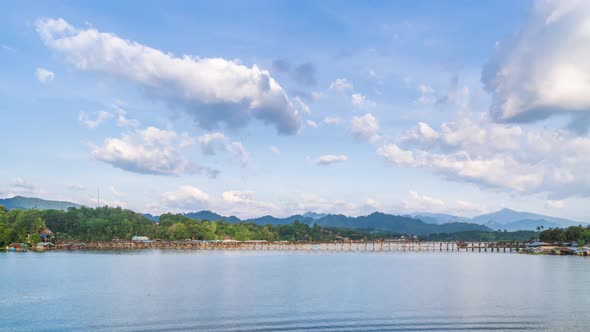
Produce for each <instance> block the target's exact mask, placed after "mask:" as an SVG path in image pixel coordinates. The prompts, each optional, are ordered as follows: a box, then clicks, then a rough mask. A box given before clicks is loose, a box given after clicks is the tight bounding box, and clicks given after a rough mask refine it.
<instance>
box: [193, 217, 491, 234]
mask: <svg viewBox="0 0 590 332" xmlns="http://www.w3.org/2000/svg"><path fill="white" fill-rule="evenodd" d="M184 216H185V217H187V218H190V219H196V220H221V221H224V222H228V223H240V222H248V223H254V224H257V225H261V226H264V225H273V226H277V225H287V224H292V223H294V222H295V221H299V222H301V223H303V224H306V225H310V226H312V225H314V224H317V225H319V226H322V227H332V228H347V229H354V230H372V231H377V232H390V233H397V234H413V235H427V234H434V233H454V232H465V231H483V232H487V231H491V229H490V228H488V227H486V226H484V225H477V224H473V223H464V222H452V223H446V224H441V225H436V224H429V223H425V222H423V221H421V220H419V219H416V218H410V217H404V216H396V215H391V214H385V213H381V212H375V213H372V214H370V215H368V216H360V217H348V216H345V215H341V214H328V215H323V216H321V217H317V218H310V217H306V216H305V215H293V216H289V217H285V218H277V217H273V216H263V217H259V218H253V219H246V220H241V219H239V218H237V217H234V216H232V217H224V216H221V215H219V214H216V213H213V212H211V211H201V212H195V213H186V214H184Z"/></svg>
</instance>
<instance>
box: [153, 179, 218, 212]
mask: <svg viewBox="0 0 590 332" xmlns="http://www.w3.org/2000/svg"><path fill="white" fill-rule="evenodd" d="M160 201H161V203H162V205H163V206H164V207H165V208H166V209H167V211H175V212H187V211H199V210H202V209H204V208H206V207H207V206H208V204H209V195H208V194H207V193H206V192H204V191H202V190H201V189H199V188H197V187H193V186H187V185H185V186H180V187H178V188H177V189H176V190H175V191H170V192H165V193H163V194H162V195H161V196H160Z"/></svg>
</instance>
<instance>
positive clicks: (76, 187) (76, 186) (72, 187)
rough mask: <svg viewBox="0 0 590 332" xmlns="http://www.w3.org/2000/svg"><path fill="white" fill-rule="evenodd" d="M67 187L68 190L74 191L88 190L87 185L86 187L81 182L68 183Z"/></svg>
mask: <svg viewBox="0 0 590 332" xmlns="http://www.w3.org/2000/svg"><path fill="white" fill-rule="evenodd" d="M66 188H67V189H68V190H72V191H84V190H86V187H84V186H83V185H81V184H79V183H72V184H68V185H67V186H66Z"/></svg>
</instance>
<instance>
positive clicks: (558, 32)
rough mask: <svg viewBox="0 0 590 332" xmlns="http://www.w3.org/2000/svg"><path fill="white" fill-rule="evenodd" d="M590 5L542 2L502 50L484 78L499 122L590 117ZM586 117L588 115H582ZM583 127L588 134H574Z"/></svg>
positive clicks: (497, 53)
mask: <svg viewBox="0 0 590 332" xmlns="http://www.w3.org/2000/svg"><path fill="white" fill-rule="evenodd" d="M589 19H590V2H588V1H575V0H574V1H538V2H536V4H535V6H534V9H533V12H532V14H531V16H530V17H529V19H528V21H527V22H526V23H525V25H524V26H523V27H522V29H521V30H520V31H519V32H518V34H516V35H515V36H514V37H513V38H511V39H508V40H504V41H502V42H500V43H499V44H498V45H497V49H496V51H495V54H494V55H493V57H492V58H491V60H490V61H489V63H488V64H487V65H486V67H485V68H484V70H483V72H482V81H483V83H484V85H485V88H486V90H487V91H488V92H490V93H491V94H492V96H493V104H492V107H491V114H492V116H493V118H494V119H495V120H498V121H512V122H527V121H535V120H539V119H543V118H546V117H549V116H551V115H554V114H577V115H578V116H580V115H581V116H582V117H585V118H586V121H585V122H586V123H582V122H581V121H576V120H577V118H578V116H575V118H574V122H573V123H572V127H574V129H580V130H585V129H587V125H588V123H590V122H589V121H587V120H588V117H589V116H590V114H589V110H590V93H588V92H589V91H590V62H588V59H589V58H590V24H588V20H589ZM582 114H583V115H582ZM580 123H582V124H583V126H584V127H586V128H575V127H577V126H579V124H580Z"/></svg>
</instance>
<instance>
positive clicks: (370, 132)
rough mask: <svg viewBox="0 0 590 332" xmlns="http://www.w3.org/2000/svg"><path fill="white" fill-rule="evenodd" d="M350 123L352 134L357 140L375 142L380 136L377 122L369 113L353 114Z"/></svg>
mask: <svg viewBox="0 0 590 332" xmlns="http://www.w3.org/2000/svg"><path fill="white" fill-rule="evenodd" d="M350 123H351V128H350V131H351V133H352V136H353V137H354V138H355V139H357V140H359V141H368V142H376V141H378V140H379V139H380V138H381V137H380V136H379V122H378V121H377V118H375V117H374V116H373V114H371V113H367V114H365V115H363V116H355V117H353V118H352V120H351V122H350Z"/></svg>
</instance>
